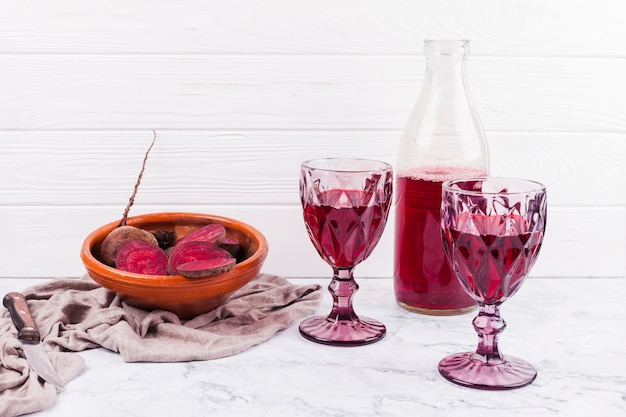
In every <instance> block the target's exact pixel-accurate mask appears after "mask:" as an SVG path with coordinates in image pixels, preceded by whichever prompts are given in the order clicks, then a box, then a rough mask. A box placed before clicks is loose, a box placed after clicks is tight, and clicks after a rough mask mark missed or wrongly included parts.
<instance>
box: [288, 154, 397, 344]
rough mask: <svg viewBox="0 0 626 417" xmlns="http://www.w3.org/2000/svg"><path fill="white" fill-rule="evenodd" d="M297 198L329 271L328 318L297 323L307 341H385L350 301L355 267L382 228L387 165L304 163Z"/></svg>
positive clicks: (388, 189)
mask: <svg viewBox="0 0 626 417" xmlns="http://www.w3.org/2000/svg"><path fill="white" fill-rule="evenodd" d="M300 174H301V175H300V199H301V202H302V209H303V212H304V223H305V225H306V229H307V232H308V234H309V238H310V239H311V242H313V245H314V246H315V249H316V250H317V252H318V253H319V255H320V256H321V257H322V259H324V261H326V262H327V263H328V264H329V265H330V266H331V267H332V268H333V272H334V273H333V278H332V281H331V283H330V285H329V286H328V290H329V292H330V293H331V295H332V297H333V307H332V310H331V312H330V314H329V315H328V316H315V317H310V318H308V319H306V320H304V321H303V322H302V323H301V324H300V334H302V336H304V337H305V338H306V339H308V340H311V341H314V342H318V343H323V344H327V345H334V346H359V345H364V344H368V343H373V342H376V341H377V340H380V339H382V338H383V337H384V336H385V332H386V329H385V326H384V325H383V324H382V323H380V322H378V321H376V320H373V319H370V318H367V317H361V318H359V317H358V316H357V315H356V313H355V312H354V309H353V307H352V298H353V296H354V294H355V293H356V291H357V290H358V289H359V286H358V285H357V283H356V281H355V280H354V277H353V270H354V267H355V266H356V265H358V264H359V263H361V262H362V261H364V260H365V259H366V258H367V257H368V256H369V255H370V253H371V252H372V250H373V249H374V247H375V246H376V244H377V243H378V241H379V240H380V237H381V235H382V233H383V229H384V228H385V223H386V222H387V216H388V214H389V206H390V203H391V200H392V190H393V170H392V167H391V165H389V164H387V163H385V162H380V161H374V160H367V159H350V158H348V159H342V158H327V159H315V160H310V161H306V162H303V163H302V167H301V173H300Z"/></svg>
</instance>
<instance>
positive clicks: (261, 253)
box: [80, 213, 268, 319]
mask: <svg viewBox="0 0 626 417" xmlns="http://www.w3.org/2000/svg"><path fill="white" fill-rule="evenodd" d="M209 223H221V224H222V225H224V227H225V228H226V231H227V236H228V237H230V238H236V239H237V240H239V242H240V244H241V250H240V251H239V255H238V257H237V264H236V265H235V267H234V268H233V269H232V270H230V271H228V272H225V273H222V274H218V275H213V276H210V277H204V278H195V279H190V278H184V277H182V276H180V275H169V276H161V275H143V274H135V273H131V272H126V271H121V270H119V269H116V268H112V267H110V266H108V265H106V264H104V263H102V262H101V261H100V259H99V257H100V245H101V243H102V241H103V240H104V238H105V237H106V235H107V234H109V232H110V231H111V230H113V229H115V228H116V227H117V226H118V225H119V220H117V221H115V222H112V223H109V224H106V225H104V226H102V227H99V228H98V229H96V230H94V231H93V232H91V233H90V234H89V236H87V238H86V239H85V241H84V242H83V246H82V248H81V252H80V256H81V259H82V261H83V264H84V265H85V268H86V269H87V272H88V273H89V275H90V276H91V278H93V280H94V281H96V282H97V283H98V284H100V285H101V286H103V287H104V288H107V289H109V290H111V291H114V292H116V293H117V294H118V295H120V296H121V297H122V299H124V301H125V302H127V303H128V304H130V305H132V306H135V307H138V308H141V309H144V310H154V309H164V310H169V311H171V312H173V313H176V314H177V315H178V316H179V317H180V318H181V319H190V318H192V317H195V316H197V315H199V314H203V313H206V312H208V311H210V310H213V309H214V308H216V307H218V306H220V305H221V304H223V303H224V302H225V301H226V300H227V299H228V297H230V296H231V295H232V293H234V292H235V291H237V290H238V289H240V288H241V287H243V286H244V285H245V284H247V283H248V282H249V281H250V280H252V279H253V278H254V277H255V276H257V275H258V273H259V272H260V271H261V266H262V265H263V262H264V261H265V258H266V257H267V253H268V246H267V241H266V239H265V237H264V236H263V234H261V232H259V231H258V230H256V229H255V228H253V227H251V226H249V225H247V224H245V223H243V222H240V221H238V220H234V219H230V218H227V217H221V216H214V215H211V214H199V213H152V214H144V215H139V216H134V217H129V218H128V220H127V224H128V225H130V226H136V227H140V228H142V229H146V230H148V231H155V230H174V231H176V234H177V236H178V238H179V239H180V238H181V237H183V236H185V235H187V234H189V233H190V232H192V231H193V230H195V229H197V228H199V227H201V226H204V225H207V224H209Z"/></svg>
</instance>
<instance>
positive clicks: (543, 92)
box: [0, 55, 626, 132]
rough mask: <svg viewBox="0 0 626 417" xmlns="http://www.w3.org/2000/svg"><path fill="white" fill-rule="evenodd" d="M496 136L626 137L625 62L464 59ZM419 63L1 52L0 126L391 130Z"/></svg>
mask: <svg viewBox="0 0 626 417" xmlns="http://www.w3.org/2000/svg"><path fill="white" fill-rule="evenodd" d="M470 60H471V61H470V64H468V66H469V67H470V69H469V74H470V75H469V78H470V81H469V82H470V89H471V91H472V94H473V96H474V99H475V101H476V105H477V107H478V109H479V111H480V114H481V117H482V119H483V123H484V125H485V127H486V128H487V129H489V130H495V131H519V130H524V131H568V132H569V131H597V132H607V131H608V132H616V131H626V119H625V118H624V117H623V115H624V114H626V83H625V82H624V81H623V74H624V73H626V59H571V58H570V59H568V58H562V59H537V58H511V59H506V60H503V59H500V58H490V57H476V58H470ZM423 73H424V60H423V59H421V58H417V57H395V56H392V57H384V56H383V57H380V56H375V57H371V56H296V57H292V56H206V55H149V56H144V55H141V56H135V55H130V56H129V55H60V56H57V55H55V56H49V55H17V56H15V55H0V91H1V92H2V96H3V100H4V102H5V103H6V104H5V105H4V106H3V108H2V112H0V127H1V128H2V129H5V130H6V129H9V130H73V129H98V130H100V129H177V130H180V129H222V130H259V129H269V130H275V129H307V130H319V129H398V128H399V127H400V128H401V127H402V126H404V123H405V122H406V118H407V117H408V114H409V112H410V111H411V109H412V107H413V105H414V103H415V101H416V99H417V96H418V93H419V87H420V85H421V82H422V78H423Z"/></svg>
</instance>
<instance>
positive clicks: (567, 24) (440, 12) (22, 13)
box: [0, 0, 626, 57]
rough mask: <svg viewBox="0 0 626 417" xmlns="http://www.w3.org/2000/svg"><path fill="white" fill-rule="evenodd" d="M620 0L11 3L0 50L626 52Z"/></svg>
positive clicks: (624, 7)
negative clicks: (429, 43) (460, 43)
mask: <svg viewBox="0 0 626 417" xmlns="http://www.w3.org/2000/svg"><path fill="white" fill-rule="evenodd" d="M625 12H626V4H624V2H623V1H621V0H596V1H593V2H590V1H587V0H551V1H543V0H524V1H518V0H472V1H466V0H386V1H384V2H381V1H377V0H344V1H341V2H337V1H333V0H316V1H305V0H263V1H246V0H229V1H217V0H213V1H200V0H185V1H177V2H172V1H168V0H156V1H152V0H135V1H123V0H113V1H104V2H85V1H81V0H63V1H55V2H50V1H46V0H38V1H20V2H11V1H5V2H2V13H0V53H17V54H22V53H46V54H67V53H72V54H78V53H82V54H84V53H87V54H90V53H104V54H111V53H113V54H114V53H125V54H136V53H142V54H145V53H148V54H153V53H169V54H179V53H191V54H307V55H310V54H313V55H320V54H340V55H344V54H373V55H390V54H391V55H393V54H396V55H397V54H409V55H419V54H420V51H421V46H420V45H421V44H422V41H423V39H425V38H429V39H432V38H434V39H437V38H439V39H442V38H468V39H472V40H473V41H474V51H475V53H476V54H477V55H498V56H547V57H554V56H596V57H606V56H615V57H624V49H623V42H624V39H625V38H626V26H625V25H624V24H623V16H624V14H625Z"/></svg>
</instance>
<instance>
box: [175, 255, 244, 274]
mask: <svg viewBox="0 0 626 417" xmlns="http://www.w3.org/2000/svg"><path fill="white" fill-rule="evenodd" d="M234 266H235V258H213V259H207V260H204V261H191V262H187V263H184V264H182V265H179V266H178V268H177V269H176V270H177V271H178V273H179V274H180V275H182V276H184V277H185V278H202V277H208V276H211V275H217V274H221V273H224V272H228V271H230V270H231V269H233V267H234Z"/></svg>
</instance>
